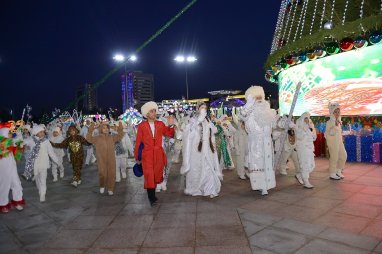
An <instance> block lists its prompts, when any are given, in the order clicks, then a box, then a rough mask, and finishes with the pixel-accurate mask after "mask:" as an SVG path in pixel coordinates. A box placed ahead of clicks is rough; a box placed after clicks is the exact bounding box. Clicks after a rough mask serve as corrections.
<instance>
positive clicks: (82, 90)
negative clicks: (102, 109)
mask: <svg viewBox="0 0 382 254" xmlns="http://www.w3.org/2000/svg"><path fill="white" fill-rule="evenodd" d="M76 109H77V111H82V112H83V113H94V112H95V111H97V110H98V99H97V89H96V88H95V86H94V85H92V84H85V85H81V86H79V87H78V88H77V90H76Z"/></svg>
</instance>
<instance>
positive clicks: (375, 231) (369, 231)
mask: <svg viewBox="0 0 382 254" xmlns="http://www.w3.org/2000/svg"><path fill="white" fill-rule="evenodd" d="M362 234H366V235H371V236H375V237H378V238H379V239H382V221H381V220H374V221H372V222H371V223H370V224H369V225H368V226H367V227H366V228H365V229H364V230H362Z"/></svg>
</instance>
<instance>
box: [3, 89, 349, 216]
mask: <svg viewBox="0 0 382 254" xmlns="http://www.w3.org/2000/svg"><path fill="white" fill-rule="evenodd" d="M245 97H246V104H245V105H244V107H243V108H242V109H241V110H240V111H239V112H238V113H237V114H235V112H232V116H231V117H228V116H227V115H222V116H219V117H217V116H215V115H212V114H210V115H208V107H207V105H206V104H205V103H198V104H197V106H196V110H195V111H194V112H174V111H171V112H164V113H163V112H162V113H159V110H158V105H157V104H156V103H155V102H148V103H146V104H144V105H143V106H142V108H141V113H142V115H143V116H144V117H145V121H143V122H142V123H140V124H139V125H138V126H133V125H129V124H127V123H126V122H124V121H123V120H113V119H109V121H98V122H95V121H93V119H91V118H88V119H85V121H84V122H83V123H82V126H80V125H78V124H77V125H76V124H72V125H70V126H66V125H63V124H62V123H61V122H60V121H57V120H55V121H52V122H51V123H49V124H48V125H47V126H45V125H43V124H36V123H34V124H33V126H31V125H29V124H26V125H23V126H21V127H20V128H19V129H17V130H16V131H15V133H12V131H11V130H10V125H9V124H8V123H3V124H0V142H1V146H0V212H1V213H8V212H9V211H10V209H11V208H12V207H14V208H16V209H17V210H20V211H21V210H23V207H24V205H25V201H24V199H23V193H22V185H21V181H20V178H19V175H18V170H17V165H25V167H24V168H23V169H22V170H21V169H20V171H23V173H22V174H21V176H22V177H23V178H24V179H25V180H30V181H34V182H35V183H36V187H37V191H38V193H39V197H40V202H46V195H47V185H46V182H47V180H48V179H52V181H53V182H58V181H59V180H61V179H62V178H63V177H64V172H65V171H64V166H63V158H64V156H65V155H66V154H67V155H68V160H69V161H70V163H71V166H72V172H73V173H72V180H71V185H73V186H74V187H75V188H77V187H78V186H79V185H81V183H82V181H83V179H82V177H81V171H82V167H83V166H84V165H89V164H91V163H97V167H98V176H99V192H100V194H105V193H107V195H110V196H111V195H113V194H114V191H115V184H116V183H118V182H120V181H121V179H125V178H126V177H127V168H128V167H131V165H129V164H128V159H129V158H132V157H134V159H135V162H136V165H139V166H140V167H141V169H142V174H143V177H144V188H145V189H146V190H147V195H148V200H149V202H150V204H151V205H152V206H155V205H156V204H157V203H158V198H157V197H156V193H157V192H161V191H166V190H167V182H168V180H169V177H168V176H169V174H170V173H171V168H172V167H173V164H174V163H178V162H180V161H182V165H181V168H180V173H181V174H182V175H184V176H185V188H184V194H185V195H191V196H207V197H210V198H215V197H217V196H219V193H220V190H221V186H222V182H224V181H223V176H224V172H225V171H226V170H236V172H237V175H238V178H240V179H242V180H246V179H249V181H250V185H251V188H252V190H257V191H260V192H261V195H267V194H268V191H269V190H270V189H273V188H275V187H276V177H275V175H276V173H277V172H279V173H280V174H281V175H287V174H288V172H287V169H288V166H287V165H288V161H291V162H293V164H294V168H295V178H296V180H297V181H298V183H300V184H301V185H302V186H303V187H304V188H306V189H311V188H313V187H314V186H313V185H312V184H311V183H310V181H309V175H310V173H311V172H312V171H313V170H314V168H315V160H314V144H313V142H314V141H315V139H316V130H315V127H314V125H313V123H312V121H311V119H310V114H309V112H305V113H304V114H302V115H301V116H300V117H299V118H298V119H297V120H296V122H294V121H293V118H288V116H286V115H284V116H281V115H279V114H278V113H277V111H276V110H274V109H271V107H270V104H269V103H268V101H266V100H265V95H264V90H263V88H262V87H260V86H252V87H250V88H249V89H248V90H247V91H246V93H245ZM329 111H330V119H329V121H328V122H327V127H326V133H325V137H326V140H327V144H328V148H329V153H330V159H329V178H330V179H332V180H341V179H343V178H344V175H343V169H344V167H345V162H346V151H345V149H344V145H343V142H342V129H341V116H340V105H339V104H338V103H335V102H333V103H330V105H329ZM20 159H21V160H24V162H25V163H24V164H22V163H19V164H17V163H16V160H20ZM49 169H51V171H49ZM50 173H51V178H50V177H49V178H48V176H50ZM10 193H11V195H10ZM10 196H11V198H9V197H10Z"/></svg>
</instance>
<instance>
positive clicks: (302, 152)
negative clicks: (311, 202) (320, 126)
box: [296, 112, 317, 189]
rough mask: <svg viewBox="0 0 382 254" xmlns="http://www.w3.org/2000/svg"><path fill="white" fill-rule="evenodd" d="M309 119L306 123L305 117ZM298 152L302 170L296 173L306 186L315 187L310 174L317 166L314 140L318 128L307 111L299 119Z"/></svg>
mask: <svg viewBox="0 0 382 254" xmlns="http://www.w3.org/2000/svg"><path fill="white" fill-rule="evenodd" d="M305 118H308V119H309V124H307V123H305V121H304V119H305ZM296 135H297V146H296V147H297V153H298V161H299V162H300V172H298V173H297V174H298V175H299V176H297V175H296V178H297V177H301V178H302V180H303V183H304V187H305V188H309V189H310V188H313V185H311V184H310V182H309V174H310V173H311V172H312V171H313V169H314V168H315V167H316V164H315V161H314V144H313V142H314V141H315V140H316V138H317V134H316V129H315V128H314V125H313V122H312V121H311V120H310V114H309V113H308V112H305V113H304V114H302V115H301V117H300V118H299V119H298V120H297V130H296Z"/></svg>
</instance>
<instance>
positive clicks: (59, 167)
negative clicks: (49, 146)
mask: <svg viewBox="0 0 382 254" xmlns="http://www.w3.org/2000/svg"><path fill="white" fill-rule="evenodd" d="M53 131H55V132H58V133H59V135H58V136H57V137H54V136H53V134H52V136H51V137H50V139H49V140H50V141H51V142H53V143H61V142H62V141H64V137H63V136H62V134H61V129H60V128H59V127H56V128H55V129H54V130H53ZM53 151H54V153H55V154H56V156H57V160H58V164H56V163H55V162H52V175H53V182H57V175H58V171H59V172H60V178H63V177H64V165H62V162H63V157H64V156H65V152H64V149H62V148H53Z"/></svg>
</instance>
